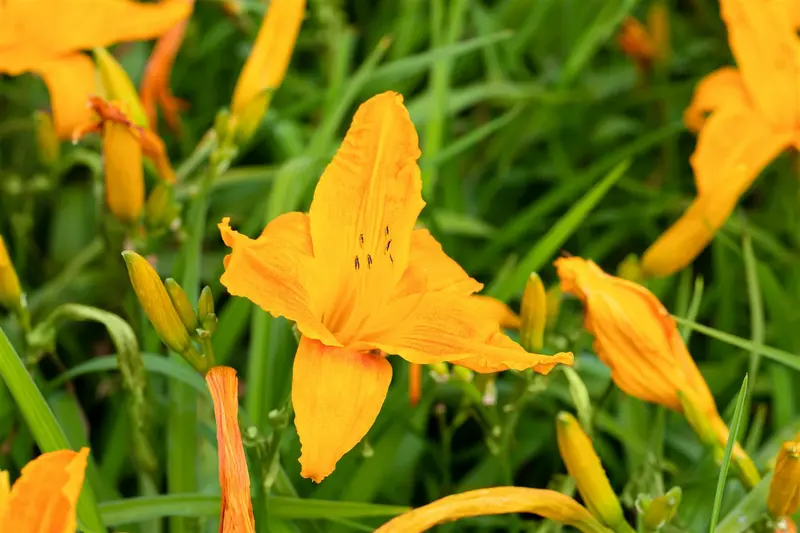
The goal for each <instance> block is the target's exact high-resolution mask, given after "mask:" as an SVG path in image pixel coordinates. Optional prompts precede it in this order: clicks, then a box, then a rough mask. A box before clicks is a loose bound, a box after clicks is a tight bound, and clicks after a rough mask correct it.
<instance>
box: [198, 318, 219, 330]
mask: <svg viewBox="0 0 800 533" xmlns="http://www.w3.org/2000/svg"><path fill="white" fill-rule="evenodd" d="M200 325H201V326H202V327H203V329H204V330H205V331H207V332H208V333H209V334H211V333H214V332H215V331H217V315H215V314H214V313H209V314H207V315H206V316H205V317H203V321H202V322H201V323H200Z"/></svg>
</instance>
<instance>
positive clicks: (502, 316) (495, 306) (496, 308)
mask: <svg viewBox="0 0 800 533" xmlns="http://www.w3.org/2000/svg"><path fill="white" fill-rule="evenodd" d="M472 300H473V301H475V302H479V303H480V304H481V305H483V315H484V316H485V317H486V318H491V319H492V320H496V321H497V323H498V324H500V327H501V328H504V329H519V328H520V324H521V320H520V317H519V315H518V314H516V313H515V312H514V311H513V310H512V309H511V308H510V307H509V306H507V305H506V304H504V303H503V302H501V301H500V300H498V299H497V298H492V297H491V296H486V295H483V294H475V295H473V296H472Z"/></svg>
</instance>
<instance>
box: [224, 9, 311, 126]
mask: <svg viewBox="0 0 800 533" xmlns="http://www.w3.org/2000/svg"><path fill="white" fill-rule="evenodd" d="M305 10H306V2H305V0H272V1H271V2H270V3H269V7H268V8H267V12H266V13H265V14H264V20H263V21H262V23H261V28H260V29H259V31H258V36H257V37H256V41H255V44H254V45H253V49H252V50H251V52H250V56H249V57H248V58H247V62H246V63H245V65H244V67H243V68H242V73H241V74H240V75H239V79H238V81H237V82H236V88H235V89H234V92H233V101H232V103H231V114H232V119H233V123H234V127H235V128H236V134H237V137H239V138H240V139H241V140H245V139H247V138H249V137H250V136H251V135H252V134H253V132H254V131H255V130H256V128H257V127H258V125H259V124H260V123H261V119H263V118H264V114H265V113H266V111H267V107H268V106H269V101H270V100H271V98H272V92H273V91H275V90H276V89H277V88H278V87H279V86H280V84H281V82H282V81H283V78H284V77H285V76H286V69H287V68H288V67H289V60H290V59H291V57H292V51H293V50H294V45H295V41H296V40H297V34H298V33H299V31H300V24H301V22H302V21H303V16H304V15H305Z"/></svg>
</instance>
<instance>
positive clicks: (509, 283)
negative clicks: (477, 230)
mask: <svg viewBox="0 0 800 533" xmlns="http://www.w3.org/2000/svg"><path fill="white" fill-rule="evenodd" d="M629 166H630V161H623V162H622V163H619V164H617V166H615V167H614V168H613V169H612V170H611V172H609V173H608V174H606V177H605V178H603V180H602V181H601V182H600V183H598V184H597V185H595V186H594V187H592V189H591V190H589V192H587V193H586V194H585V195H584V196H583V198H581V199H580V200H579V201H578V203H576V204H575V205H574V206H572V209H570V210H569V211H567V213H566V214H565V215H564V216H563V217H561V218H560V219H559V220H558V222H556V223H555V224H554V225H553V227H552V228H551V229H550V231H548V232H547V233H546V234H545V236H544V237H542V238H541V240H539V242H537V243H536V245H535V246H534V247H533V248H531V249H530V251H529V252H528V253H527V254H526V255H525V257H523V258H522V260H521V261H520V262H519V264H517V266H516V268H515V269H514V271H513V272H512V273H511V275H509V276H507V277H505V278H503V279H499V280H495V283H493V284H492V285H491V286H490V287H489V289H488V291H487V293H488V294H489V295H491V296H494V297H495V298H497V299H499V300H503V301H505V300H508V299H509V298H510V297H511V296H513V295H514V294H517V293H519V292H521V291H522V288H523V287H524V286H525V281H526V280H527V279H528V276H529V275H530V273H531V272H538V271H539V270H541V268H542V266H544V264H545V263H546V262H547V261H548V260H550V259H551V258H552V257H553V254H555V253H556V252H557V251H558V249H559V248H560V247H561V246H562V245H563V244H564V242H566V240H567V239H568V238H569V237H570V235H572V233H573V232H574V231H575V230H576V229H578V226H580V224H581V223H582V222H583V221H584V219H585V218H586V216H587V215H588V214H589V212H591V210H592V209H594V207H595V206H596V205H597V204H598V203H599V202H600V200H602V199H603V197H605V195H606V193H608V191H610V190H611V187H613V186H614V184H615V183H616V182H617V181H619V179H620V178H621V177H622V176H623V175H624V174H625V171H627V170H628V167H629Z"/></svg>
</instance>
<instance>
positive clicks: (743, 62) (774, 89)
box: [720, 0, 800, 129]
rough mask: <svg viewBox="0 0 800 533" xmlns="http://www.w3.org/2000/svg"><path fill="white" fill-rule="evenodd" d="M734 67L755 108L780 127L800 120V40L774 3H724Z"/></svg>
mask: <svg viewBox="0 0 800 533" xmlns="http://www.w3.org/2000/svg"><path fill="white" fill-rule="evenodd" d="M720 7H721V9H722V18H723V19H724V20H725V24H726V26H727V27H728V41H729V43H730V47H731V51H732V52H733V56H734V57H735V58H736V64H737V65H738V66H739V70H740V71H741V72H742V76H743V78H744V84H745V85H746V86H747V89H748V92H749V93H750V96H751V97H752V98H753V101H754V102H755V104H756V107H757V108H758V109H759V111H760V112H761V113H763V114H764V115H765V116H766V117H767V119H768V120H769V122H770V123H771V124H772V125H773V126H774V127H777V128H781V129H791V128H793V127H794V126H795V124H796V123H797V120H798V118H800V40H798V38H797V33H796V31H795V28H794V27H793V24H792V23H793V21H792V20H790V19H789V18H788V17H787V16H786V15H787V13H786V10H785V9H781V8H780V6H777V5H775V4H773V3H772V2H765V1H757V2H754V1H753V0H720Z"/></svg>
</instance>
